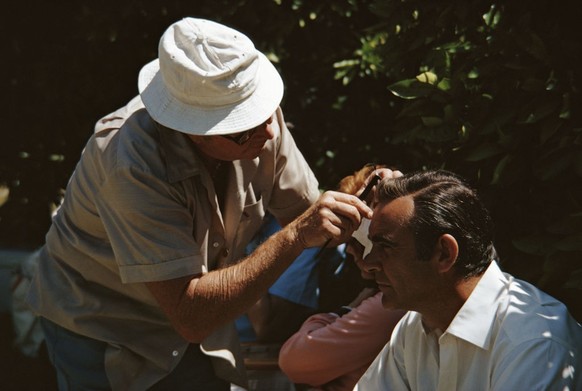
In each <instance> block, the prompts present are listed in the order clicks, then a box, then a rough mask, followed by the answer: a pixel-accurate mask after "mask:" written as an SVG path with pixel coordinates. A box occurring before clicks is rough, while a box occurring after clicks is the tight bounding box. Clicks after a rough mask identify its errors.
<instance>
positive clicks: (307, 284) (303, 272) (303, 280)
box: [246, 215, 319, 309]
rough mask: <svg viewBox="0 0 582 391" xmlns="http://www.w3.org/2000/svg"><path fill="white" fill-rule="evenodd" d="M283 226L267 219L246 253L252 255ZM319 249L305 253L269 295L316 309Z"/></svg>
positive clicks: (272, 218) (278, 281) (288, 269)
mask: <svg viewBox="0 0 582 391" xmlns="http://www.w3.org/2000/svg"><path fill="white" fill-rule="evenodd" d="M280 229H281V226H280V225H279V223H278V222H277V220H276V219H275V218H274V217H273V216H272V215H267V216H266V217H265V222H264V223H263V225H262V227H261V229H260V230H259V232H258V233H257V234H256V235H255V237H254V239H253V240H252V241H251V242H250V243H249V244H248V245H247V247H246V253H247V254H250V253H252V252H253V251H254V250H255V249H256V248H257V247H258V246H259V245H260V244H261V243H263V242H264V241H265V240H266V239H267V238H268V237H269V236H271V235H273V234H274V233H275V232H277V231H279V230H280ZM318 251H319V249H318V248H308V249H306V250H305V251H303V252H302V253H301V254H300V255H299V256H298V257H297V258H296V259H295V260H294V261H293V263H292V264H291V265H290V266H289V267H288V268H287V270H285V272H283V274H281V276H280V277H279V278H278V279H277V281H275V283H274V284H273V285H272V286H271V287H270V288H269V293H270V294H272V295H275V296H278V297H281V298H283V299H285V300H289V301H291V302H293V303H296V304H300V305H304V306H306V307H309V308H312V309H316V308H317V299H318V289H317V288H318V276H319V273H318V269H317V264H318V260H317V259H316V258H315V256H316V255H317V252H318Z"/></svg>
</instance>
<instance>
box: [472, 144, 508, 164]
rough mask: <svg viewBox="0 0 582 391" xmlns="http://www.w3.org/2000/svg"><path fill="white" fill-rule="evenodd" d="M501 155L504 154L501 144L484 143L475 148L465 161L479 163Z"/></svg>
mask: <svg viewBox="0 0 582 391" xmlns="http://www.w3.org/2000/svg"><path fill="white" fill-rule="evenodd" d="M500 153H503V148H501V147H500V146H499V144H494V143H484V144H481V145H478V146H477V147H476V148H473V150H472V151H471V152H470V153H469V154H468V155H467V157H466V158H465V160H466V161H468V162H479V161H481V160H485V159H489V158H490V157H492V156H496V155H499V154H500Z"/></svg>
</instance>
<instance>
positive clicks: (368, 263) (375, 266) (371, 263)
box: [362, 247, 381, 274]
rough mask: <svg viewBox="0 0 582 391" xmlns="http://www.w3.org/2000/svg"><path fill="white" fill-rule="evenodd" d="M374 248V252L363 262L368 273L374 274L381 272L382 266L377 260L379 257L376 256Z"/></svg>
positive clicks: (363, 266)
mask: <svg viewBox="0 0 582 391" xmlns="http://www.w3.org/2000/svg"><path fill="white" fill-rule="evenodd" d="M375 253H376V252H375V251H374V248H373V247H372V251H370V253H369V254H368V255H367V256H366V257H365V258H364V259H363V260H362V268H363V269H364V271H366V272H367V273H370V274H373V273H374V272H377V271H380V270H381V266H380V263H379V262H378V260H377V256H376V254H375Z"/></svg>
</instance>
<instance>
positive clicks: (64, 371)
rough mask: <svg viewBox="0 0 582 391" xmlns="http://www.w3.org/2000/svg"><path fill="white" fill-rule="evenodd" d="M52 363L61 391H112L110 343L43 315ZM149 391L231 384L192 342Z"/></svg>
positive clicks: (224, 388)
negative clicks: (108, 368) (107, 363)
mask: <svg viewBox="0 0 582 391" xmlns="http://www.w3.org/2000/svg"><path fill="white" fill-rule="evenodd" d="M40 323H41V327H42V329H43V333H44V336H45V341H46V345H47V350H48V354H49V358H50V360H51V363H52V364H53V366H54V367H55V369H56V373H57V382H58V387H59V391H69V390H74V391H77V390H78V391H85V390H87V391H89V390H93V391H97V390H110V389H111V386H110V385H109V380H108V379H107V375H106V373H105V364H104V362H105V349H106V348H107V343H105V342H102V341H98V340H95V339H92V338H88V337H84V336H82V335H79V334H77V333H74V332H72V331H69V330H67V329H65V328H63V327H61V326H59V325H57V324H56V323H53V322H51V321H50V320H48V319H45V318H40ZM149 390H150V391H162V390H173V391H186V390H189V391H197V390H198V391H229V390H230V383H229V382H227V381H225V380H222V379H219V378H218V377H216V375H215V374H214V369H213V368H212V362H211V361H210V357H208V356H206V355H205V354H204V353H202V351H201V350H200V346H199V345H196V344H190V345H189V346H188V349H187V350H186V353H185V354H184V357H182V360H181V361H180V363H179V364H178V366H177V367H176V368H174V370H173V371H172V372H171V373H170V374H169V375H168V376H166V377H165V378H163V379H162V380H160V381H159V382H157V383H156V384H154V385H153V387H151V388H150V389H149Z"/></svg>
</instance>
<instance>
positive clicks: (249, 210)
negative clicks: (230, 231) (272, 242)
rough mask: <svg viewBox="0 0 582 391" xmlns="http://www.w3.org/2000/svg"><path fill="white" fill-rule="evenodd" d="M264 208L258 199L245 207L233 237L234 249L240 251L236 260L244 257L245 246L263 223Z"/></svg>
mask: <svg viewBox="0 0 582 391" xmlns="http://www.w3.org/2000/svg"><path fill="white" fill-rule="evenodd" d="M264 217H265V207H264V205H263V200H262V199H261V198H259V199H258V200H257V201H256V202H253V203H252V204H249V205H245V206H244V207H243V211H242V214H241V218H240V222H239V225H238V228H237V232H236V236H235V248H237V249H240V250H239V251H240V254H237V258H241V257H243V256H244V250H245V247H246V245H247V244H248V243H249V242H250V241H251V240H252V239H253V237H254V236H255V234H256V233H257V232H258V230H259V228H260V227H261V225H262V223H263V219H264Z"/></svg>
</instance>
